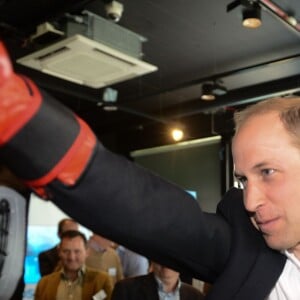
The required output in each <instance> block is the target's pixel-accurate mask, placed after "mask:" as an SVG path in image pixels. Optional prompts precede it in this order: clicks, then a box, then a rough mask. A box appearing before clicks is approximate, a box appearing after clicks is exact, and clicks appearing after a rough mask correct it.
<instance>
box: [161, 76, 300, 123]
mask: <svg viewBox="0 0 300 300" xmlns="http://www.w3.org/2000/svg"><path fill="white" fill-rule="evenodd" d="M297 92H300V75H296V76H291V77H287V78H284V79H280V80H274V81H270V82H266V83H261V84H256V85H255V86H247V87H244V88H240V89H235V90H232V91H229V92H228V93H227V94H226V95H224V96H221V97H219V98H217V100H214V101H203V100H200V99H199V98H197V99H193V100H191V101H190V103H185V105H184V108H182V109H181V111H180V113H178V112H177V110H172V109H169V110H168V111H166V117H167V118H183V117H187V116H192V115H196V114H199V113H209V112H214V111H217V110H220V109H222V108H226V107H238V106H241V105H247V104H250V103H254V102H257V101H260V100H263V99H267V98H272V97H281V96H287V95H291V94H293V93H297Z"/></svg>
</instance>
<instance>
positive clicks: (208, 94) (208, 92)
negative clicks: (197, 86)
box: [201, 82, 216, 101]
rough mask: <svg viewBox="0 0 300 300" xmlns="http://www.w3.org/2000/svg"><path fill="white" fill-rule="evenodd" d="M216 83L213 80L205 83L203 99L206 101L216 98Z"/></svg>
mask: <svg viewBox="0 0 300 300" xmlns="http://www.w3.org/2000/svg"><path fill="white" fill-rule="evenodd" d="M213 87H214V84H213V83H212V82H207V83H203V85H202V95H201V99H202V100H206V101H212V100H215V99H216V96H215V95H214V93H213Z"/></svg>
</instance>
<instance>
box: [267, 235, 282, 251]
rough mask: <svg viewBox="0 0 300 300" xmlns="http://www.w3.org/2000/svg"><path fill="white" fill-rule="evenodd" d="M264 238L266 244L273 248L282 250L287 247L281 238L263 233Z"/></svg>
mask: <svg viewBox="0 0 300 300" xmlns="http://www.w3.org/2000/svg"><path fill="white" fill-rule="evenodd" d="M264 239H265V242H266V244H267V245H268V246H269V247H270V248H271V249H273V250H277V251H283V250H285V249H288V246H287V245H286V243H285V242H284V241H282V240H281V239H279V238H278V237H277V238H275V237H274V236H267V235H264Z"/></svg>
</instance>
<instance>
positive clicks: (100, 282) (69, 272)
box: [34, 230, 113, 300]
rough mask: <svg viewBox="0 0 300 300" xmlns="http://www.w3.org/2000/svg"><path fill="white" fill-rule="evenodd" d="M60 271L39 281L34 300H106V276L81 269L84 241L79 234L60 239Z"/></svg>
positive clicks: (108, 282) (109, 285)
mask: <svg viewBox="0 0 300 300" xmlns="http://www.w3.org/2000/svg"><path fill="white" fill-rule="evenodd" d="M59 257H60V260H61V263H62V269H61V270H60V271H57V272H53V273H51V274H49V275H46V276H44V277H42V278H41V280H40V281H39V282H38V284H37V287H36V290H35V296H34V300H54V299H56V300H68V299H70V300H104V299H105V300H110V297H111V293H112V289H113V287H112V283H111V280H110V278H109V276H108V274H107V273H105V272H99V271H94V270H90V269H89V268H86V267H85V264H84V263H85V259H86V257H87V241H86V238H85V236H84V234H82V233H81V232H79V231H75V230H69V231H65V232H64V233H63V234H62V235H61V242H60V244H59Z"/></svg>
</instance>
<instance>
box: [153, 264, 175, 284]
mask: <svg viewBox="0 0 300 300" xmlns="http://www.w3.org/2000/svg"><path fill="white" fill-rule="evenodd" d="M152 269H153V272H154V274H155V275H156V276H157V277H158V278H159V279H160V280H161V281H162V282H163V283H166V282H174V283H176V282H177V281H178V279H179V273H178V272H176V271H174V270H172V269H169V268H167V267H165V266H162V265H160V264H157V263H154V262H153V263H152Z"/></svg>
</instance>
